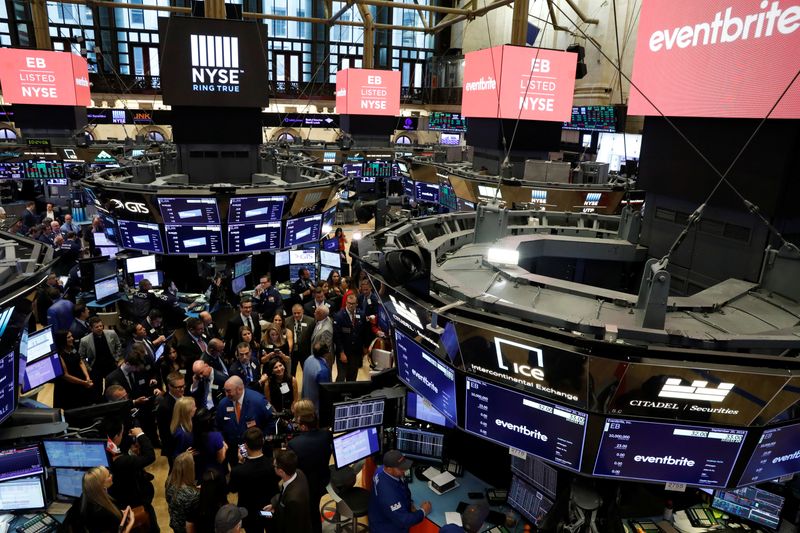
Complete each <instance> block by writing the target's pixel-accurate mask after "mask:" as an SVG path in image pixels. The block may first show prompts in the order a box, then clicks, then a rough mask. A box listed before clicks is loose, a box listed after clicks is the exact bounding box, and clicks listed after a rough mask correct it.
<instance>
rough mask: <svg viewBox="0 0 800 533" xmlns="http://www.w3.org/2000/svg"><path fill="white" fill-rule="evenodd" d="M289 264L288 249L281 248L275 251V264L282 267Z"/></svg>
mask: <svg viewBox="0 0 800 533" xmlns="http://www.w3.org/2000/svg"><path fill="white" fill-rule="evenodd" d="M288 264H289V250H282V251H280V252H276V253H275V266H276V267H282V266H286V265H288Z"/></svg>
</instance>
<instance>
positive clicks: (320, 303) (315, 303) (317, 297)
mask: <svg viewBox="0 0 800 533" xmlns="http://www.w3.org/2000/svg"><path fill="white" fill-rule="evenodd" d="M317 307H330V304H329V303H328V301H327V300H325V291H324V290H323V289H322V287H317V288H316V289H314V298H313V299H312V300H311V301H310V302H308V303H307V304H305V305H304V306H303V312H304V313H305V314H306V315H308V316H314V310H315V309H316V308H317Z"/></svg>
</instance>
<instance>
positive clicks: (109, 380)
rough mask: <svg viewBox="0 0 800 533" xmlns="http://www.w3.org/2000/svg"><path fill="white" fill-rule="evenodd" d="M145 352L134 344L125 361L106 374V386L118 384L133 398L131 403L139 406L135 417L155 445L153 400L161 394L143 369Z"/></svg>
mask: <svg viewBox="0 0 800 533" xmlns="http://www.w3.org/2000/svg"><path fill="white" fill-rule="evenodd" d="M145 361H146V359H145V353H144V348H143V347H142V346H141V345H134V346H132V347H131V350H130V351H129V352H128V355H127V356H125V362H124V363H122V364H121V365H120V366H119V367H117V368H116V369H115V370H113V371H112V372H111V373H109V374H108V376H106V388H108V387H110V386H111V385H119V386H121V387H122V388H124V389H125V392H127V393H128V398H131V399H133V405H134V406H136V407H138V408H139V412H138V414H137V415H136V418H137V419H138V420H139V421H140V422H141V426H142V429H144V430H145V432H146V433H148V434H149V435H150V440H151V441H152V442H153V443H154V444H155V445H157V443H158V434H157V433H156V419H155V416H154V415H153V405H154V400H155V398H157V397H158V396H160V395H161V389H159V388H158V384H157V383H156V382H154V381H151V380H150V379H149V377H148V375H147V372H146V371H145Z"/></svg>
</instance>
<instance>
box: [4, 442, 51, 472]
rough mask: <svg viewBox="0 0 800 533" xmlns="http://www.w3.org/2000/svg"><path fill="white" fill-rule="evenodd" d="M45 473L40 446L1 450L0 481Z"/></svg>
mask: <svg viewBox="0 0 800 533" xmlns="http://www.w3.org/2000/svg"><path fill="white" fill-rule="evenodd" d="M42 473H44V467H43V466H42V457H41V455H40V454H39V446H38V445H35V446H26V447H24V448H12V449H10V450H0V481H7V480H9V479H16V478H20V477H30V476H33V475H36V474H42Z"/></svg>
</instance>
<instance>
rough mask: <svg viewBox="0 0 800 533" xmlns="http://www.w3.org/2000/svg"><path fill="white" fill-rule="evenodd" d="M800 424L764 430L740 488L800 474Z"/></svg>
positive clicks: (740, 482)
mask: <svg viewBox="0 0 800 533" xmlns="http://www.w3.org/2000/svg"><path fill="white" fill-rule="evenodd" d="M798 443H800V424H792V425H790V426H783V427H779V428H772V429H766V430H764V433H762V434H761V438H760V439H759V441H758V445H756V449H755V450H754V451H753V455H751V456H750V461H748V463H747V466H746V467H745V469H744V472H743V473H742V477H741V478H739V486H742V485H750V484H752V483H761V482H763V481H769V480H771V479H777V478H779V477H781V476H788V475H790V474H795V473H797V472H800V452H798V448H799V447H800V446H798Z"/></svg>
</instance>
